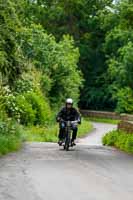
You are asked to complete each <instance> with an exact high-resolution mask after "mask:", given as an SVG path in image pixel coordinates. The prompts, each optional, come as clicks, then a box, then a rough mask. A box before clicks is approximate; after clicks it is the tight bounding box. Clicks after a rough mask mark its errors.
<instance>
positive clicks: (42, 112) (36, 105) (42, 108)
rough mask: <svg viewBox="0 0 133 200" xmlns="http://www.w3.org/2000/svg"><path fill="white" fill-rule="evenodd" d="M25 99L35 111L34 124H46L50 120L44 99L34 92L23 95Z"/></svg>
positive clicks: (49, 111) (48, 109)
mask: <svg viewBox="0 0 133 200" xmlns="http://www.w3.org/2000/svg"><path fill="white" fill-rule="evenodd" d="M25 98H26V100H27V102H28V103H30V104H31V106H32V109H33V110H34V111H35V121H34V124H42V125H44V124H45V125H46V124H48V123H49V121H50V118H51V110H50V107H49V104H48V102H47V100H46V98H45V97H44V96H43V95H42V94H41V93H38V94H37V93H35V92H29V93H27V94H25Z"/></svg>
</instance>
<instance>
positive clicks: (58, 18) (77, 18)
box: [30, 0, 133, 113]
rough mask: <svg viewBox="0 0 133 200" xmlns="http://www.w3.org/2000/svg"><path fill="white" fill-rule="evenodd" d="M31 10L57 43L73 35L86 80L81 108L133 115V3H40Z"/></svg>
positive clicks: (93, 0) (74, 0)
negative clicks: (63, 37)
mask: <svg viewBox="0 0 133 200" xmlns="http://www.w3.org/2000/svg"><path fill="white" fill-rule="evenodd" d="M35 2H36V3H35ZM114 2H115V3H114ZM30 9H32V11H33V13H34V14H33V15H34V19H33V17H32V19H33V20H34V21H35V22H36V23H40V24H41V25H42V26H43V27H44V28H46V30H47V31H48V33H52V34H53V35H54V36H55V37H56V39H57V40H59V39H60V38H61V37H62V35H64V34H70V35H72V36H73V38H74V40H75V45H76V46H77V47H78V48H79V52H80V59H79V64H78V65H79V68H80V69H81V70H82V72H83V75H84V79H85V82H84V87H83V89H82V90H81V96H80V104H79V105H80V107H82V108H91V109H97V110H99V109H100V110H116V111H118V112H128V113H133V65H132V64H133V55H132V54H133V2H132V1H130V0H119V1H113V0H90V1H87V0H67V1H66V0H62V1H59V0H57V1H54V0H52V1H46V0H39V1H32V3H31V4H30Z"/></svg>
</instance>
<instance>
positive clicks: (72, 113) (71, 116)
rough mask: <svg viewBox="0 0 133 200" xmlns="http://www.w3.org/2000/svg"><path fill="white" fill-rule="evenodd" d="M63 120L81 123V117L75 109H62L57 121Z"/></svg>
mask: <svg viewBox="0 0 133 200" xmlns="http://www.w3.org/2000/svg"><path fill="white" fill-rule="evenodd" d="M59 118H60V119H63V120H64V121H68V120H70V121H74V120H79V122H81V117H80V114H79V112H78V111H77V110H76V109H75V108H70V109H67V108H66V107H64V108H62V109H61V110H60V112H59V113H58V114H57V117H56V120H57V121H59V120H58V119H59Z"/></svg>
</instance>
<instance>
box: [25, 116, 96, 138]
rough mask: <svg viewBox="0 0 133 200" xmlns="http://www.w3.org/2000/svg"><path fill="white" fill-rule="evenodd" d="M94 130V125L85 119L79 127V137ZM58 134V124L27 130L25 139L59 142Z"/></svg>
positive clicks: (28, 128)
mask: <svg viewBox="0 0 133 200" xmlns="http://www.w3.org/2000/svg"><path fill="white" fill-rule="evenodd" d="M92 129H93V126H92V124H91V123H90V122H89V121H88V120H87V119H83V122H82V124H81V125H79V130H78V137H83V136H85V135H86V134H88V133H89V132H90V131H91V130H92ZM58 132H59V128H58V124H56V125H51V126H49V127H40V126H32V127H27V128H25V131H24V133H23V137H24V138H25V140H26V141H38V142H57V141H58Z"/></svg>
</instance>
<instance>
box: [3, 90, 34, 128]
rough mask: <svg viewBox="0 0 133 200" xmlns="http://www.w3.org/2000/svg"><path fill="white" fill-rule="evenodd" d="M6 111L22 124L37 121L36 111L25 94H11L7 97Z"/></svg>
mask: <svg viewBox="0 0 133 200" xmlns="http://www.w3.org/2000/svg"><path fill="white" fill-rule="evenodd" d="M6 111H7V113H8V115H9V117H13V118H15V119H16V120H18V121H19V122H20V123H21V124H24V125H29V124H33V123H34V121H35V111H34V110H33V109H32V105H31V104H30V103H29V102H28V101H27V100H26V98H25V96H24V95H17V96H14V95H13V94H11V95H9V96H8V97H7V98H6Z"/></svg>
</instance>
